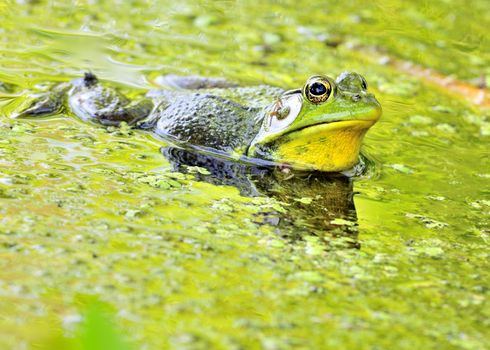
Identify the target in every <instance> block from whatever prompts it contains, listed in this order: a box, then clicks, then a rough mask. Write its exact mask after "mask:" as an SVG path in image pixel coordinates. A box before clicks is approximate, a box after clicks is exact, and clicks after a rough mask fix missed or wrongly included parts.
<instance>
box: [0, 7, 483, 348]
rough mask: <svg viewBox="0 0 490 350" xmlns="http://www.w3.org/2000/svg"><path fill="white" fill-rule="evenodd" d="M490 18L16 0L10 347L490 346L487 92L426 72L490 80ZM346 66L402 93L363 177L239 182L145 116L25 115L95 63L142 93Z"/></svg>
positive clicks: (2, 170)
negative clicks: (215, 173)
mask: <svg viewBox="0 0 490 350" xmlns="http://www.w3.org/2000/svg"><path fill="white" fill-rule="evenodd" d="M489 26H490V4H489V2H488V1H485V0H481V1H476V0H475V1H470V2H460V1H449V0H446V1H442V0H436V1H430V2H429V1H401V0H400V1H372V2H369V3H367V2H365V1H348V2H340V1H317V2H315V1H260V2H256V1H242V0H240V1H184V0H183V1H177V2H176V1H157V0H155V1H150V0H146V1H145V0H140V1H136V0H135V1H102V0H100V1H97V0H87V1H83V0H80V1H74V0H73V1H54V0H52V1H42V0H40V1H34V0H32V1H27V0H24V1H11V0H2V2H1V3H0V81H1V82H2V83H1V84H0V348H2V349H267V350H273V349H274V350H275V349H278V350H279V349H280V350H282V349H414V348H418V349H475V350H476V349H488V348H490V347H489V345H488V344H489V340H488V339H489V335H490V332H489V331H490V308H489V305H488V295H489V281H490V276H489V267H490V264H489V258H490V254H489V253H490V250H489V240H490V237H489V214H490V197H489V179H490V154H489V136H490V124H489V123H490V112H489V110H488V108H487V109H486V107H485V106H488V100H485V96H488V92H486V89H481V90H478V93H479V95H478V96H473V95H471V94H470V95H469V96H468V95H465V94H462V93H459V92H458V91H459V90H454V89H453V90H451V89H449V88H445V87H444V84H440V83H434V81H433V80H431V79H430V76H431V74H432V73H434V74H439V75H440V76H442V77H444V79H446V81H447V82H455V81H456V82H457V84H459V85H461V86H467V87H474V88H475V89H477V87H476V86H477V85H483V86H484V85H485V84H486V83H488V77H489V76H490V55H489V52H490V43H489V37H488V28H489ZM405 61H407V62H412V63H414V64H416V65H418V66H420V67H422V68H431V69H432V73H430V74H429V73H428V72H425V73H423V74H418V75H417V74H412V73H411V69H410V67H411V66H406V65H405V64H404V63H403V62H405ZM407 67H408V68H407ZM344 70H353V71H357V72H359V73H361V74H363V75H364V76H365V77H366V80H367V81H368V83H369V85H370V89H371V90H372V91H374V92H375V94H376V96H377V98H378V99H379V100H380V102H381V104H382V105H383V110H384V112H383V116H382V119H381V120H380V122H379V123H378V124H376V126H374V127H373V128H372V129H371V130H370V131H369V133H368V134H367V137H366V139H365V143H364V151H363V152H364V154H365V155H366V157H367V163H368V171H367V172H366V173H365V174H364V175H361V176H357V177H354V178H353V179H352V180H351V182H350V183H349V181H348V180H345V179H344V180H342V179H329V178H326V177H322V176H319V177H316V178H314V179H312V178H308V177H307V178H300V179H299V180H298V179H291V177H290V176H289V175H288V174H285V175H284V176H282V177H281V176H276V177H275V178H274V179H275V180H273V181H272V182H273V183H272V184H270V183H269V184H268V185H267V186H266V187H267V190H263V189H262V190H261V188H260V183H259V182H257V181H256V179H258V178H263V177H261V176H260V175H257V174H252V173H251V172H247V171H244V172H239V173H240V176H239V180H240V181H238V183H239V184H240V185H239V186H238V185H237V183H236V181H235V182H234V181H221V182H220V179H218V178H212V176H210V175H209V174H208V170H206V169H204V168H201V167H192V166H191V167H183V168H182V167H177V168H176V166H175V164H173V163H172V161H171V160H169V158H168V157H167V158H166V157H164V156H163V155H162V153H161V152H160V151H159V149H160V147H162V146H166V145H165V144H164V143H163V141H161V140H158V139H155V138H153V137H152V136H151V135H149V134H147V133H144V132H142V131H138V130H132V129H129V128H127V127H123V128H104V127H100V126H96V125H92V124H88V123H84V122H82V121H80V120H78V119H77V118H75V117H74V116H72V115H70V114H69V113H63V114H61V115H58V116H55V117H51V118H46V119H41V120H32V119H31V120H29V119H13V118H11V114H12V112H13V111H14V110H15V109H16V108H17V107H18V105H19V104H20V103H22V101H23V99H24V98H25V96H28V95H29V94H32V93H34V92H36V91H39V90H40V89H42V88H43V87H44V86H46V85H50V84H53V83H54V82H59V81H67V80H70V79H72V78H74V77H78V76H81V75H82V74H83V72H86V71H92V72H94V73H96V74H97V75H98V76H99V78H101V79H102V80H104V81H105V82H106V83H108V84H113V85H115V86H119V87H120V89H121V91H123V92H125V93H126V94H128V95H129V96H135V95H136V94H141V93H142V92H144V90H147V89H149V88H152V87H154V86H155V83H154V79H155V78H156V77H157V76H159V75H161V74H168V73H173V74H200V75H205V76H219V77H225V78H228V79H231V80H234V81H237V82H239V83H242V84H260V83H266V84H271V85H276V86H280V87H283V88H297V87H300V86H301V85H302V84H303V83H304V81H305V80H306V78H307V77H308V76H310V75H313V74H317V73H324V74H329V75H332V76H336V75H337V74H338V73H340V72H342V71H344ZM485 94H487V95H485ZM176 170H179V171H176ZM244 179H245V180H244ZM232 180H233V178H232ZM244 181H245V182H244ZM247 181H248V182H247ZM295 181H296V182H295ZM244 183H245V184H246V185H243V184H244ZM244 186H245V187H244ZM254 186H258V187H259V188H256V187H254ZM350 186H353V187H350ZM352 197H353V201H354V203H355V207H356V209H355V211H354V209H353V207H352ZM332 203H333V204H332ZM356 216H357V219H356Z"/></svg>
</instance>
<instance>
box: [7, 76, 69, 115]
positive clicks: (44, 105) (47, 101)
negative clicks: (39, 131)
mask: <svg viewBox="0 0 490 350" xmlns="http://www.w3.org/2000/svg"><path fill="white" fill-rule="evenodd" d="M69 89H70V84H68V83H61V84H58V85H55V86H54V87H52V88H51V89H50V90H49V91H47V92H41V93H38V94H33V95H27V96H21V97H19V98H20V99H21V101H20V103H19V105H18V107H17V108H16V111H15V112H14V113H12V117H13V118H28V117H48V116H51V115H55V114H59V113H61V112H62V111H63V102H64V100H65V96H66V93H67V92H68V90H69Z"/></svg>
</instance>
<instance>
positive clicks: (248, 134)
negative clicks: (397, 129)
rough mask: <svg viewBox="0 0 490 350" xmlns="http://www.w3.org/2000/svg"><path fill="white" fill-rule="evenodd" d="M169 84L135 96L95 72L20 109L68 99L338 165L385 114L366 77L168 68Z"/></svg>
mask: <svg viewBox="0 0 490 350" xmlns="http://www.w3.org/2000/svg"><path fill="white" fill-rule="evenodd" d="M159 82H160V84H161V85H165V86H166V87H167V89H165V90H154V91H150V92H149V93H147V94H146V96H145V97H142V98H140V99H137V100H135V101H130V100H129V99H128V98H126V97H125V96H124V95H122V94H121V93H120V92H119V91H118V90H116V89H115V88H112V87H107V86H105V85H103V84H101V83H100V82H99V81H98V79H97V78H96V77H95V76H94V75H93V74H90V73H87V74H85V77H84V78H80V79H76V80H74V81H72V82H70V83H63V84H59V85H57V86H55V87H54V88H52V89H51V90H50V91H49V92H46V93H42V94H39V95H37V96H35V99H34V100H33V101H32V102H29V103H28V105H27V108H24V110H23V111H22V112H20V113H18V114H17V116H42V115H49V114H55V113H59V112H61V111H63V109H64V108H66V107H68V108H69V109H70V110H71V111H72V112H73V113H74V114H76V115H77V116H78V117H80V118H81V119H83V120H87V121H93V122H97V123H100V124H104V125H118V124H120V123H121V122H126V123H128V124H130V125H134V126H135V127H136V128H140V129H146V130H150V131H153V132H154V133H155V134H157V135H159V136H161V137H163V138H164V139H166V140H170V141H173V142H176V143H178V144H179V145H180V146H182V145H184V146H185V147H188V148H191V149H195V150H201V151H205V152H207V153H213V154H218V155H223V156H225V157H229V158H230V157H231V158H235V159H240V158H242V159H243V158H247V159H249V160H252V161H254V160H257V161H266V163H267V162H270V163H271V164H281V165H285V166H289V167H292V168H296V169H304V170H320V171H325V172H338V171H343V170H346V169H349V168H351V167H352V166H354V165H355V164H356V163H357V162H358V160H359V151H360V147H361V142H362V139H363V137H364V135H365V134H366V132H367V130H368V129H369V128H370V127H371V126H372V125H373V124H374V123H376V121H377V120H378V118H379V116H380V115H381V106H380V104H379V103H378V101H377V100H376V99H375V97H374V96H373V95H372V94H371V93H369V92H368V89H367V84H366V81H365V80H364V78H363V77H362V76H361V75H359V74H357V73H342V74H341V75H340V76H339V77H337V79H335V80H334V79H332V78H329V77H327V76H323V75H316V76H313V77H311V78H309V79H308V80H307V81H306V83H305V84H304V86H303V87H302V88H301V89H297V90H290V91H283V90H281V89H279V88H275V87H270V86H265V85H259V86H252V87H237V86H236V85H234V84H232V83H229V82H227V81H225V80H223V79H207V78H200V77H178V76H173V75H169V76H165V77H161V78H160V79H159Z"/></svg>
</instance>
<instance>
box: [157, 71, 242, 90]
mask: <svg viewBox="0 0 490 350" xmlns="http://www.w3.org/2000/svg"><path fill="white" fill-rule="evenodd" d="M155 83H157V84H158V85H161V86H162V87H166V88H170V89H188V90H199V89H213V88H215V89H224V88H230V87H236V86H238V84H236V83H234V82H231V81H229V80H226V79H223V78H206V77H200V76H197V75H188V76H181V75H175V74H169V75H161V76H159V77H157V78H156V79H155Z"/></svg>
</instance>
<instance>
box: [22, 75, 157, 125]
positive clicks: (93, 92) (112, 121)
mask: <svg viewBox="0 0 490 350" xmlns="http://www.w3.org/2000/svg"><path fill="white" fill-rule="evenodd" d="M66 97H67V105H68V107H69V109H70V110H71V111H72V112H73V113H74V114H75V115H77V116H78V117H79V118H80V119H82V120H86V121H91V122H96V123H99V124H103V125H119V124H120V123H121V122H126V123H128V124H134V123H135V122H137V121H138V120H141V119H143V118H145V117H147V116H148V115H149V114H150V112H151V110H152V109H153V102H152V101H151V100H150V99H148V98H143V99H140V100H136V101H130V100H129V99H128V98H127V97H126V96H124V95H123V94H121V93H120V92H119V91H118V90H116V89H115V88H112V87H107V86H104V85H102V84H101V83H100V82H99V81H98V79H97V77H96V76H95V75H94V74H92V73H86V74H85V76H84V77H83V78H80V79H76V80H74V81H72V82H71V83H64V84H60V85H57V86H55V87H54V88H53V89H51V90H50V91H48V92H45V93H42V94H39V95H35V96H34V97H33V98H31V101H30V103H29V104H28V105H27V106H26V105H25V104H24V106H23V108H22V109H21V111H20V112H18V113H16V114H15V115H14V117H38V116H49V115H53V114H58V113H60V112H61V111H62V109H63V107H64V102H65V100H66Z"/></svg>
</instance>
